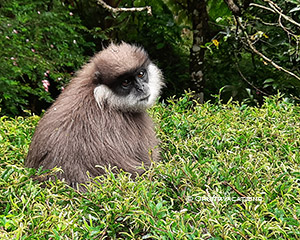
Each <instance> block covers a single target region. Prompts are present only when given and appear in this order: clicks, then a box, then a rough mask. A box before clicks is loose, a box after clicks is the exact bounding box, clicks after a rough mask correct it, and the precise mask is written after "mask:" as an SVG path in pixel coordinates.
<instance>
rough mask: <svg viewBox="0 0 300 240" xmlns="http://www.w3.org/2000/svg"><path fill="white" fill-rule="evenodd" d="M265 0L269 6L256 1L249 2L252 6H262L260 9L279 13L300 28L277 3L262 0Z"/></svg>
mask: <svg viewBox="0 0 300 240" xmlns="http://www.w3.org/2000/svg"><path fill="white" fill-rule="evenodd" d="M264 1H265V2H267V3H268V4H269V6H270V8H269V7H266V6H263V5H260V4H256V3H250V6H253V7H259V8H262V9H265V10H268V11H270V12H273V13H277V14H279V15H280V16H281V17H283V18H284V19H285V20H287V21H289V22H290V23H292V24H294V25H296V26H297V27H299V28H300V23H298V22H296V21H295V20H294V19H292V18H291V17H289V16H287V15H285V14H283V13H282V10H281V9H280V8H279V6H278V5H276V4H275V3H273V2H272V1H270V0H264Z"/></svg>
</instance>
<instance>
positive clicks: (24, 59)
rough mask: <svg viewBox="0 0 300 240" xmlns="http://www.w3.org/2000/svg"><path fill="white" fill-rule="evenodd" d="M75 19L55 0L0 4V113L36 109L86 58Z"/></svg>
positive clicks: (48, 98) (76, 18)
mask: <svg viewBox="0 0 300 240" xmlns="http://www.w3.org/2000/svg"><path fill="white" fill-rule="evenodd" d="M80 28H81V29H83V27H82V26H81V25H80V19H79V17H77V16H75V15H74V14H73V12H72V8H70V7H69V6H65V5H64V4H63V2H61V1H59V0H46V1H42V2H41V1H38V0H34V1H29V0H25V1H20V0H12V1H8V0H4V1H1V6H0V55H1V58H0V72H1V76H0V108H1V109H2V111H1V114H2V115H5V114H6V115H7V114H9V115H15V114H22V113H23V112H22V111H23V110H25V109H31V110H32V111H33V112H38V113H40V111H41V109H42V108H43V107H44V106H39V105H43V104H44V103H45V102H48V103H50V102H51V101H52V98H53V97H56V96H57V95H58V94H59V92H60V91H61V90H62V87H63V86H64V84H65V83H66V81H67V80H69V79H70V78H71V75H72V74H73V71H74V69H78V68H79V66H80V65H81V64H82V63H83V62H84V61H85V60H86V58H85V57H84V56H83V48H84V47H89V46H90V45H88V44H87V43H86V42H85V41H84V39H83V37H82V36H81V34H80V31H81V30H80ZM49 84H50V85H49Z"/></svg>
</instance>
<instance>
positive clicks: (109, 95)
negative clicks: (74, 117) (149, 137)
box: [91, 43, 164, 112]
mask: <svg viewBox="0 0 300 240" xmlns="http://www.w3.org/2000/svg"><path fill="white" fill-rule="evenodd" d="M91 63H93V64H95V65H94V67H95V69H96V70H95V73H94V78H93V81H94V83H95V86H96V87H95V89H94V96H95V99H96V101H97V103H98V105H99V106H100V107H102V106H104V105H108V106H109V107H110V108H113V109H117V110H121V111H124V112H140V111H143V110H145V109H146V108H148V107H150V106H152V105H153V104H154V103H155V100H156V99H157V97H158V96H159V94H160V90H161V88H162V86H163V85H164V84H163V79H162V73H161V71H160V70H159V68H158V67H157V66H156V65H155V64H153V63H152V62H151V61H150V59H149V57H148V54H147V53H146V52H145V51H144V49H143V48H141V47H137V46H135V45H130V44H127V43H121V44H119V45H116V44H111V45H109V46H108V47H107V48H106V49H104V50H102V51H101V52H99V53H98V54H97V55H95V56H94V58H93V59H92V61H91Z"/></svg>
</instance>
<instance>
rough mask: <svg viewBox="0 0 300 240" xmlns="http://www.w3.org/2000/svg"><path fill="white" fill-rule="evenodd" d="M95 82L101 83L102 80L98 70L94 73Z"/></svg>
mask: <svg viewBox="0 0 300 240" xmlns="http://www.w3.org/2000/svg"><path fill="white" fill-rule="evenodd" d="M93 82H94V83H96V84H99V83H101V82H102V79H101V74H100V72H99V71H96V72H95V73H94V77H93Z"/></svg>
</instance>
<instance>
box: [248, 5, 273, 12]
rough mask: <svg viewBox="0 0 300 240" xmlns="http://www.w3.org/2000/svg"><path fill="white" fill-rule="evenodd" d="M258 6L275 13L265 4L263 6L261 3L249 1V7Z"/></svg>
mask: <svg viewBox="0 0 300 240" xmlns="http://www.w3.org/2000/svg"><path fill="white" fill-rule="evenodd" d="M252 6H253V7H258V8H262V9H265V10H268V11H270V12H272V13H276V12H275V11H274V10H273V9H272V8H268V7H266V6H263V5H260V4H256V3H250V7H252Z"/></svg>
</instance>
